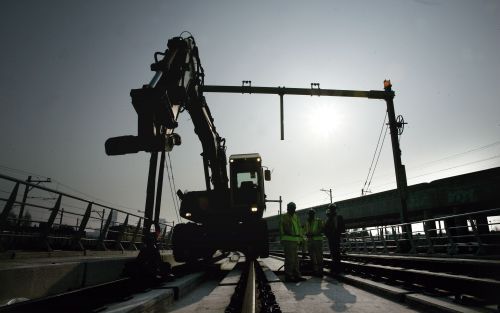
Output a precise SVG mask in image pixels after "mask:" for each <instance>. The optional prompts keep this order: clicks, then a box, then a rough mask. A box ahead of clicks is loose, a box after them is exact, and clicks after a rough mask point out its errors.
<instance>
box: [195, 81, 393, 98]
mask: <svg viewBox="0 0 500 313" xmlns="http://www.w3.org/2000/svg"><path fill="white" fill-rule="evenodd" d="M202 88H203V92H218V93H242V94H244V93H259V94H273V95H302V96H327V97H354V98H370V99H384V100H385V99H388V98H393V97H394V92H393V91H383V90H369V91H364V90H338V89H320V88H287V87H257V86H256V87H253V86H217V85H204V86H202Z"/></svg>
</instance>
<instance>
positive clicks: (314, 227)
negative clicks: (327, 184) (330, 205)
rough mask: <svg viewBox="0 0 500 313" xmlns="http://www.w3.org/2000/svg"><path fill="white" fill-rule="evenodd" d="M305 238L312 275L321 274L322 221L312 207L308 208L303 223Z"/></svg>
mask: <svg viewBox="0 0 500 313" xmlns="http://www.w3.org/2000/svg"><path fill="white" fill-rule="evenodd" d="M304 232H305V234H306V239H307V250H308V251H309V257H310V258H311V263H312V267H313V275H314V276H317V277H322V276H323V222H322V221H321V220H320V219H319V218H316V212H315V211H314V209H309V211H308V215H307V221H306V223H305V225H304Z"/></svg>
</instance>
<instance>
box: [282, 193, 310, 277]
mask: <svg viewBox="0 0 500 313" xmlns="http://www.w3.org/2000/svg"><path fill="white" fill-rule="evenodd" d="M295 209H296V206H295V203H293V202H290V203H288V204H287V205H286V214H283V215H282V216H281V224H280V232H281V244H282V245H283V249H284V250H285V281H286V282H299V281H304V280H305V278H303V277H302V276H301V275H300V270H299V258H298V248H299V245H300V243H301V241H302V228H301V227H300V221H299V217H298V216H297V214H295Z"/></svg>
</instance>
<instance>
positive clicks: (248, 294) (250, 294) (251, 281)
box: [242, 261, 256, 313]
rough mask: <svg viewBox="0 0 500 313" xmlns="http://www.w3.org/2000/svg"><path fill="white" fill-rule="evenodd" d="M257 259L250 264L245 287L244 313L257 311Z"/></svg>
mask: <svg viewBox="0 0 500 313" xmlns="http://www.w3.org/2000/svg"><path fill="white" fill-rule="evenodd" d="M255 289H256V285H255V261H250V264H249V266H248V276H247V283H246V288H245V297H244V298H243V307H242V313H255V307H256V296H255Z"/></svg>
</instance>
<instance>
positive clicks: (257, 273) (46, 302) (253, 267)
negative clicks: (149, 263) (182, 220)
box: [0, 255, 281, 313]
mask: <svg viewBox="0 0 500 313" xmlns="http://www.w3.org/2000/svg"><path fill="white" fill-rule="evenodd" d="M235 256H236V259H237V260H236V261H234V260H233V261H230V260H231V259H230V258H225V259H227V260H229V261H223V259H224V258H221V257H219V258H218V259H214V260H212V262H210V263H206V262H205V263H202V262H198V263H191V264H182V265H178V266H176V267H174V268H173V271H174V273H175V275H176V277H177V279H176V281H178V280H182V278H183V277H188V276H190V275H194V273H198V274H200V273H201V275H199V276H198V277H200V276H204V277H207V276H211V277H220V282H219V285H220V286H222V287H223V289H224V292H225V293H226V294H225V296H224V298H225V299H227V305H226V306H225V307H224V308H222V310H221V312H228V313H231V312H248V313H254V312H262V313H266V312H281V310H280V307H279V305H278V303H277V301H276V297H275V295H274V293H273V291H272V288H271V286H270V285H269V282H268V279H267V276H269V275H270V274H271V275H273V274H272V272H270V271H267V273H265V272H264V269H263V268H262V266H261V264H259V262H257V261H251V262H247V261H245V259H244V257H242V256H241V255H235ZM224 257H225V256H224ZM224 262H226V263H227V262H228V263H229V265H227V264H226V268H232V270H231V271H230V272H229V273H227V271H226V272H224V271H222V270H221V268H222V267H223V266H222V265H221V264H222V263H224ZM231 263H232V264H231ZM226 274H227V275H226ZM276 279H277V278H276ZM276 279H275V280H276ZM202 281H203V279H197V280H192V281H191V282H187V283H184V284H185V285H186V286H187V285H189V286H188V288H189V290H191V289H194V288H196V286H197V285H198V284H201V282H202ZM181 284H183V283H182V282H181ZM174 285H175V282H172V283H167V284H162V283H158V284H156V285H149V286H145V285H143V284H138V283H137V281H134V280H132V279H131V278H129V277H126V278H122V279H119V280H116V281H112V282H109V283H105V284H101V285H96V286H92V287H87V288H82V289H78V290H73V291H69V292H66V293H62V294H57V295H54V296H50V297H44V298H40V299H33V300H27V301H23V302H18V303H13V304H11V305H7V306H3V307H0V312H2V313H4V312H37V313H38V312H77V313H80V312H81V313H87V312H131V311H134V310H135V312H137V311H142V307H149V306H151V305H149V304H145V302H148V301H135V300H134V299H137V298H148V297H149V298H150V301H149V302H151V303H153V304H152V306H154V305H157V304H158V303H157V302H158V299H159V298H164V297H163V296H159V295H160V293H162V292H163V293H164V292H165V290H166V289H170V288H172V289H173V290H174V292H173V293H174V298H175V299H178V298H179V297H180V295H179V294H180V293H187V292H189V291H179V289H180V287H174ZM149 294H151V296H149ZM209 302H210V301H208V302H207V303H205V304H202V305H205V306H206V307H210V306H211V305H213V304H211V303H209ZM130 303H133V304H130ZM167 304H169V303H167ZM162 305H163V304H162ZM219 309H220V308H219ZM154 311H155V310H153V311H150V310H148V312H154Z"/></svg>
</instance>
